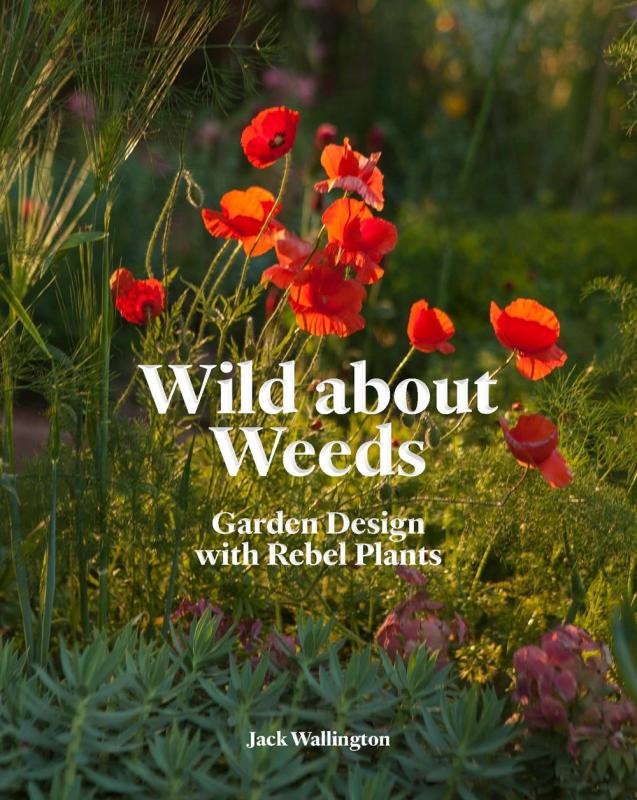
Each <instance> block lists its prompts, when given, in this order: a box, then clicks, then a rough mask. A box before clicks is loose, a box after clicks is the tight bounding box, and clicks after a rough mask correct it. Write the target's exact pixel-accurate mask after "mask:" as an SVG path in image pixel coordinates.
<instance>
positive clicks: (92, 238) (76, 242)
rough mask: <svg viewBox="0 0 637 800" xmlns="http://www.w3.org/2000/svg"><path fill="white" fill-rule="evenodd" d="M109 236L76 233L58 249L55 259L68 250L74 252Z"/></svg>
mask: <svg viewBox="0 0 637 800" xmlns="http://www.w3.org/2000/svg"><path fill="white" fill-rule="evenodd" d="M107 236H108V234H107V233H102V232H101V231H76V232H75V233H72V234H71V235H70V236H68V237H67V238H66V239H65V240H64V241H63V242H62V244H61V245H60V246H59V247H58V248H57V250H56V251H55V254H54V256H53V257H54V258H57V257H58V256H59V255H60V253H65V252H66V251H67V250H74V249H75V248H76V247H79V246H80V245H82V244H89V243H91V242H99V241H101V240H102V239H105V238H106V237H107Z"/></svg>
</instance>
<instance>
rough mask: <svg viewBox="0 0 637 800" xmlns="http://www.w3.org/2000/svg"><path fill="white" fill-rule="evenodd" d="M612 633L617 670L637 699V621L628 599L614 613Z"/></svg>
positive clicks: (628, 690) (626, 687)
mask: <svg viewBox="0 0 637 800" xmlns="http://www.w3.org/2000/svg"><path fill="white" fill-rule="evenodd" d="M612 633H613V655H614V656H615V662H616V664H617V672H618V673H619V676H620V678H621V679H622V683H623V684H624V688H625V689H626V691H627V692H628V694H630V695H631V697H632V698H633V700H637V623H636V622H635V614H634V612H633V609H632V606H631V604H630V601H629V600H627V599H625V600H624V602H623V603H622V605H621V606H620V608H618V609H617V610H616V611H615V614H614V615H613V620H612Z"/></svg>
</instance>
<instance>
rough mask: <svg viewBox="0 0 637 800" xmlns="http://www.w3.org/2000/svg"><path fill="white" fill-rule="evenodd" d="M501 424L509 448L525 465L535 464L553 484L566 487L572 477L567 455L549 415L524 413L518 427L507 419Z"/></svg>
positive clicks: (547, 480) (519, 419)
mask: <svg viewBox="0 0 637 800" xmlns="http://www.w3.org/2000/svg"><path fill="white" fill-rule="evenodd" d="M500 427H501V428H502V433H503V434H504V440H505V442H506V443H507V446H508V448H509V450H510V451H511V452H512V453H513V455H514V456H515V458H516V459H517V460H518V462H519V463H520V464H522V466H525V467H535V469H538V470H539V471H540V472H541V473H542V476H543V477H544V480H545V481H546V482H547V483H548V484H549V485H550V486H552V487H553V488H558V489H563V488H564V487H565V486H568V485H569V483H570V482H571V481H572V480H573V475H572V473H571V471H570V469H569V468H568V466H567V464H566V461H564V457H563V456H562V454H561V453H560V451H559V450H558V449H557V445H558V442H559V436H558V433H557V428H556V427H555V425H554V424H553V423H552V422H551V420H550V419H547V418H546V417H542V416H541V415H540V414H524V415H522V416H520V417H519V418H518V422H517V425H516V426H515V428H509V425H508V423H507V421H506V420H505V419H501V420H500Z"/></svg>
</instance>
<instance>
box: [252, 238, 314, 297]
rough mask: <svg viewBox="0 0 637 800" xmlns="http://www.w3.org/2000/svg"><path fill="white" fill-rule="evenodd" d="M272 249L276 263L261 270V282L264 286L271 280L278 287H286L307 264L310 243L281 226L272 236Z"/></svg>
mask: <svg viewBox="0 0 637 800" xmlns="http://www.w3.org/2000/svg"><path fill="white" fill-rule="evenodd" d="M274 249H275V251H276V257H277V263H276V264H274V266H272V267H268V268H267V269H265V270H263V274H262V275H261V283H262V284H263V285H264V286H265V285H266V284H267V283H269V282H270V281H271V282H272V283H273V284H274V285H275V286H278V287H279V289H287V288H288V286H289V285H290V284H291V283H292V281H293V280H294V278H295V277H296V276H297V274H298V273H299V272H300V270H301V269H303V267H304V266H305V265H306V264H307V261H308V258H309V256H310V253H311V252H312V245H311V244H310V242H306V241H305V239H301V238H300V237H299V236H296V234H294V233H292V231H289V230H287V228H282V229H281V230H280V231H277V233H276V234H275V236H274Z"/></svg>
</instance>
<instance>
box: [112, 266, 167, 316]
mask: <svg viewBox="0 0 637 800" xmlns="http://www.w3.org/2000/svg"><path fill="white" fill-rule="evenodd" d="M115 306H116V307H117V310H118V311H119V313H120V314H121V315H122V316H123V317H124V319H125V320H126V321H127V322H132V323H133V325H145V324H146V323H147V322H148V321H149V319H155V317H158V316H159V315H160V314H161V313H162V312H163V310H164V308H165V307H166V292H165V291H164V287H163V286H162V284H161V282H160V281H158V280H155V278H146V280H143V281H136V280H133V283H132V284H131V285H130V287H129V288H128V291H126V292H124V293H122V292H119V293H118V295H117V297H116V299H115Z"/></svg>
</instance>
